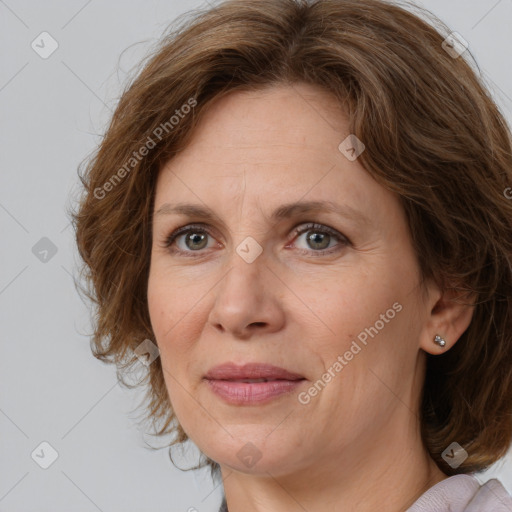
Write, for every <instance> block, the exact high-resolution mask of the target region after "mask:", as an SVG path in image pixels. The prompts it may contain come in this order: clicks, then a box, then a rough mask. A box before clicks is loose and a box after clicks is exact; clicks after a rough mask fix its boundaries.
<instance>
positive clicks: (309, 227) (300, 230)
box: [163, 222, 352, 258]
mask: <svg viewBox="0 0 512 512" xmlns="http://www.w3.org/2000/svg"><path fill="white" fill-rule="evenodd" d="M308 231H315V232H317V233H322V234H325V235H330V236H333V237H335V238H336V239H337V240H338V241H339V242H340V243H339V244H338V245H336V246H334V247H331V248H330V249H323V250H321V251H315V250H313V249H311V250H307V249H298V251H299V253H300V254H308V255H311V254H312V253H313V254H314V255H315V256H325V255H327V254H331V253H333V252H337V251H340V250H341V249H342V248H343V247H346V246H348V245H352V243H351V242H350V240H349V239H348V238H347V237H346V236H344V235H342V234H341V233H339V232H338V231H336V230H334V229H332V228H329V227H328V226H324V225H322V224H316V223H314V222H311V223H308V224H305V225H301V227H296V228H294V230H293V235H294V237H293V238H292V240H294V239H295V238H296V237H298V236H300V235H302V234H304V233H307V232H308ZM191 232H195V233H198V232H199V233H206V234H207V235H208V236H213V235H212V234H211V233H210V231H209V230H208V229H207V228H206V227H205V225H204V224H188V225H186V226H183V227H181V228H178V229H176V230H175V231H174V232H173V233H171V234H170V235H169V236H168V237H167V238H166V239H165V240H164V244H163V246H164V247H165V248H167V249H169V250H170V251H171V253H179V254H183V255H184V256H188V257H193V258H194V257H197V256H196V254H194V253H197V255H202V254H201V253H203V251H201V250H199V251H184V250H182V249H177V248H176V247H174V248H172V249H171V246H172V245H173V244H174V242H175V241H176V239H177V238H178V237H179V236H180V235H186V234H188V233H191Z"/></svg>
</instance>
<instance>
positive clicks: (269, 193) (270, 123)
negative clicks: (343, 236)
mask: <svg viewBox="0 0 512 512" xmlns="http://www.w3.org/2000/svg"><path fill="white" fill-rule="evenodd" d="M348 135H349V132H348V120H347V119H346V117H345V115H344V113H343V111H342V108H341V107H340V106H339V104H338V102H337V101H336V99H335V98H334V97H333V96H331V95H330V94H329V93H327V92H325V91H324V90H323V89H321V88H319V87H317V86H310V85H307V84H298V85H297V84H294V85H293V86H275V87H270V88H266V89H264V90H258V91H243V92H242V91H238V92H232V93H230V94H228V95H226V96H224V97H222V98H219V99H218V100H215V101H214V102H213V103H212V105H210V106H209V108H208V110H207V111H206V113H205V114H204V117H203V118H202V119H201V121H200V122H199V124H198V126H197V127H196V129H195V132H194V133H193V135H192V138H191V140H190V143H189V145H188V146H187V147H186V148H185V149H184V150H183V151H182V152H181V153H179V154H178V155H177V156H175V157H174V158H173V159H171V160H170V161H168V162H167V163H166V164H165V165H164V166H163V168H162V169H161V172H160V174H159V178H158V182H157V191H156V199H155V210H158V209H160V208H161V207H162V205H164V204H169V203H171V204H173V203H180V202H184V201H186V202H189V203H191V202H193V203H196V204H203V205H205V206H208V207H210V208H212V209H213V210H216V211H226V212H227V211H228V209H229V208H231V207H233V208H234V206H236V207H237V211H236V214H237V216H238V215H239V214H240V212H241V210H242V208H244V209H245V210H247V209H248V208H251V206H252V205H259V206H261V204H268V208H269V210H270V209H274V208H276V207H278V206H280V205H281V204H283V203H291V202H294V201H298V200H300V199H304V200H309V201H333V202H337V203H338V204H340V205H344V206H345V207H348V208H350V207H352V208H353V209H356V208H358V209H359V210H363V211H362V213H364V214H365V216H366V217H372V216H374V215H379V214H380V213H379V212H378V211H377V210H378V206H379V205H380V206H381V207H382V206H384V207H385V204H386V201H390V193H389V192H388V191H386V190H385V189H383V188H382V187H381V186H380V185H378V184H377V183H376V182H375V181H374V180H373V178H371V176H370V175H369V174H368V173H367V172H366V171H365V169H364V168H363V167H362V165H361V164H360V163H359V162H358V161H357V160H355V161H349V160H348V159H347V158H346V157H345V156H344V155H343V154H342V152H341V151H340V150H339V149H338V146H339V145H340V143H341V142H342V141H343V140H344V139H346V138H347V136H348ZM369 198H371V200H368V199H369ZM259 211H261V208H259ZM226 215H227V213H226Z"/></svg>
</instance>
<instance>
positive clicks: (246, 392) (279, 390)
mask: <svg viewBox="0 0 512 512" xmlns="http://www.w3.org/2000/svg"><path fill="white" fill-rule="evenodd" d="M304 380H305V379H301V380H273V381H267V382H252V383H251V382H235V381H230V380H210V379H207V380H206V381H207V382H208V384H209V386H210V389H211V390H212V391H213V392H214V393H215V394H216V395H218V396H220V397H221V398H222V399H224V400H225V401H226V402H228V403H230V404H234V405H250V404H262V403H265V402H269V401H271V400H273V399H276V398H278V397H280V396H283V395H286V394H288V393H290V392H292V391H293V390H295V389H296V388H297V387H298V386H300V384H302V382H304Z"/></svg>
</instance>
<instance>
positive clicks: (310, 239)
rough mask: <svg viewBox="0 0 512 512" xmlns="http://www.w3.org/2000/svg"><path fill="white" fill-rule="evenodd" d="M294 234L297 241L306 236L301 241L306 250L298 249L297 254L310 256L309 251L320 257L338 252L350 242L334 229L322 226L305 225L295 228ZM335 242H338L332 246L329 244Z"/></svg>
mask: <svg viewBox="0 0 512 512" xmlns="http://www.w3.org/2000/svg"><path fill="white" fill-rule="evenodd" d="M294 234H295V236H296V238H297V239H300V237H302V235H306V236H305V237H303V239H302V240H303V242H304V243H305V244H306V248H299V252H301V253H304V254H306V253H309V254H311V251H313V252H314V253H317V254H316V255H318V256H321V255H324V254H330V253H333V252H337V251H340V250H341V249H343V248H344V247H346V246H347V245H350V241H349V240H348V238H347V237H345V236H343V235H342V234H341V233H339V232H338V231H336V230H335V229H332V228H329V227H327V226H322V225H321V224H315V223H310V224H306V225H304V226H301V227H298V228H296V229H295V231H294ZM294 240H295V239H294ZM335 241H338V243H337V244H334V245H332V244H331V243H332V242H335Z"/></svg>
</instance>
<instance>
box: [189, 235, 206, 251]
mask: <svg viewBox="0 0 512 512" xmlns="http://www.w3.org/2000/svg"><path fill="white" fill-rule="evenodd" d="M188 240H190V241H192V245H193V247H192V248H194V247H195V248H196V249H197V248H199V249H202V248H203V247H204V245H205V244H204V243H203V244H202V245H197V244H196V242H201V241H202V242H204V241H205V240H206V236H205V235H204V234H201V235H200V234H197V233H191V234H189V238H188Z"/></svg>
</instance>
